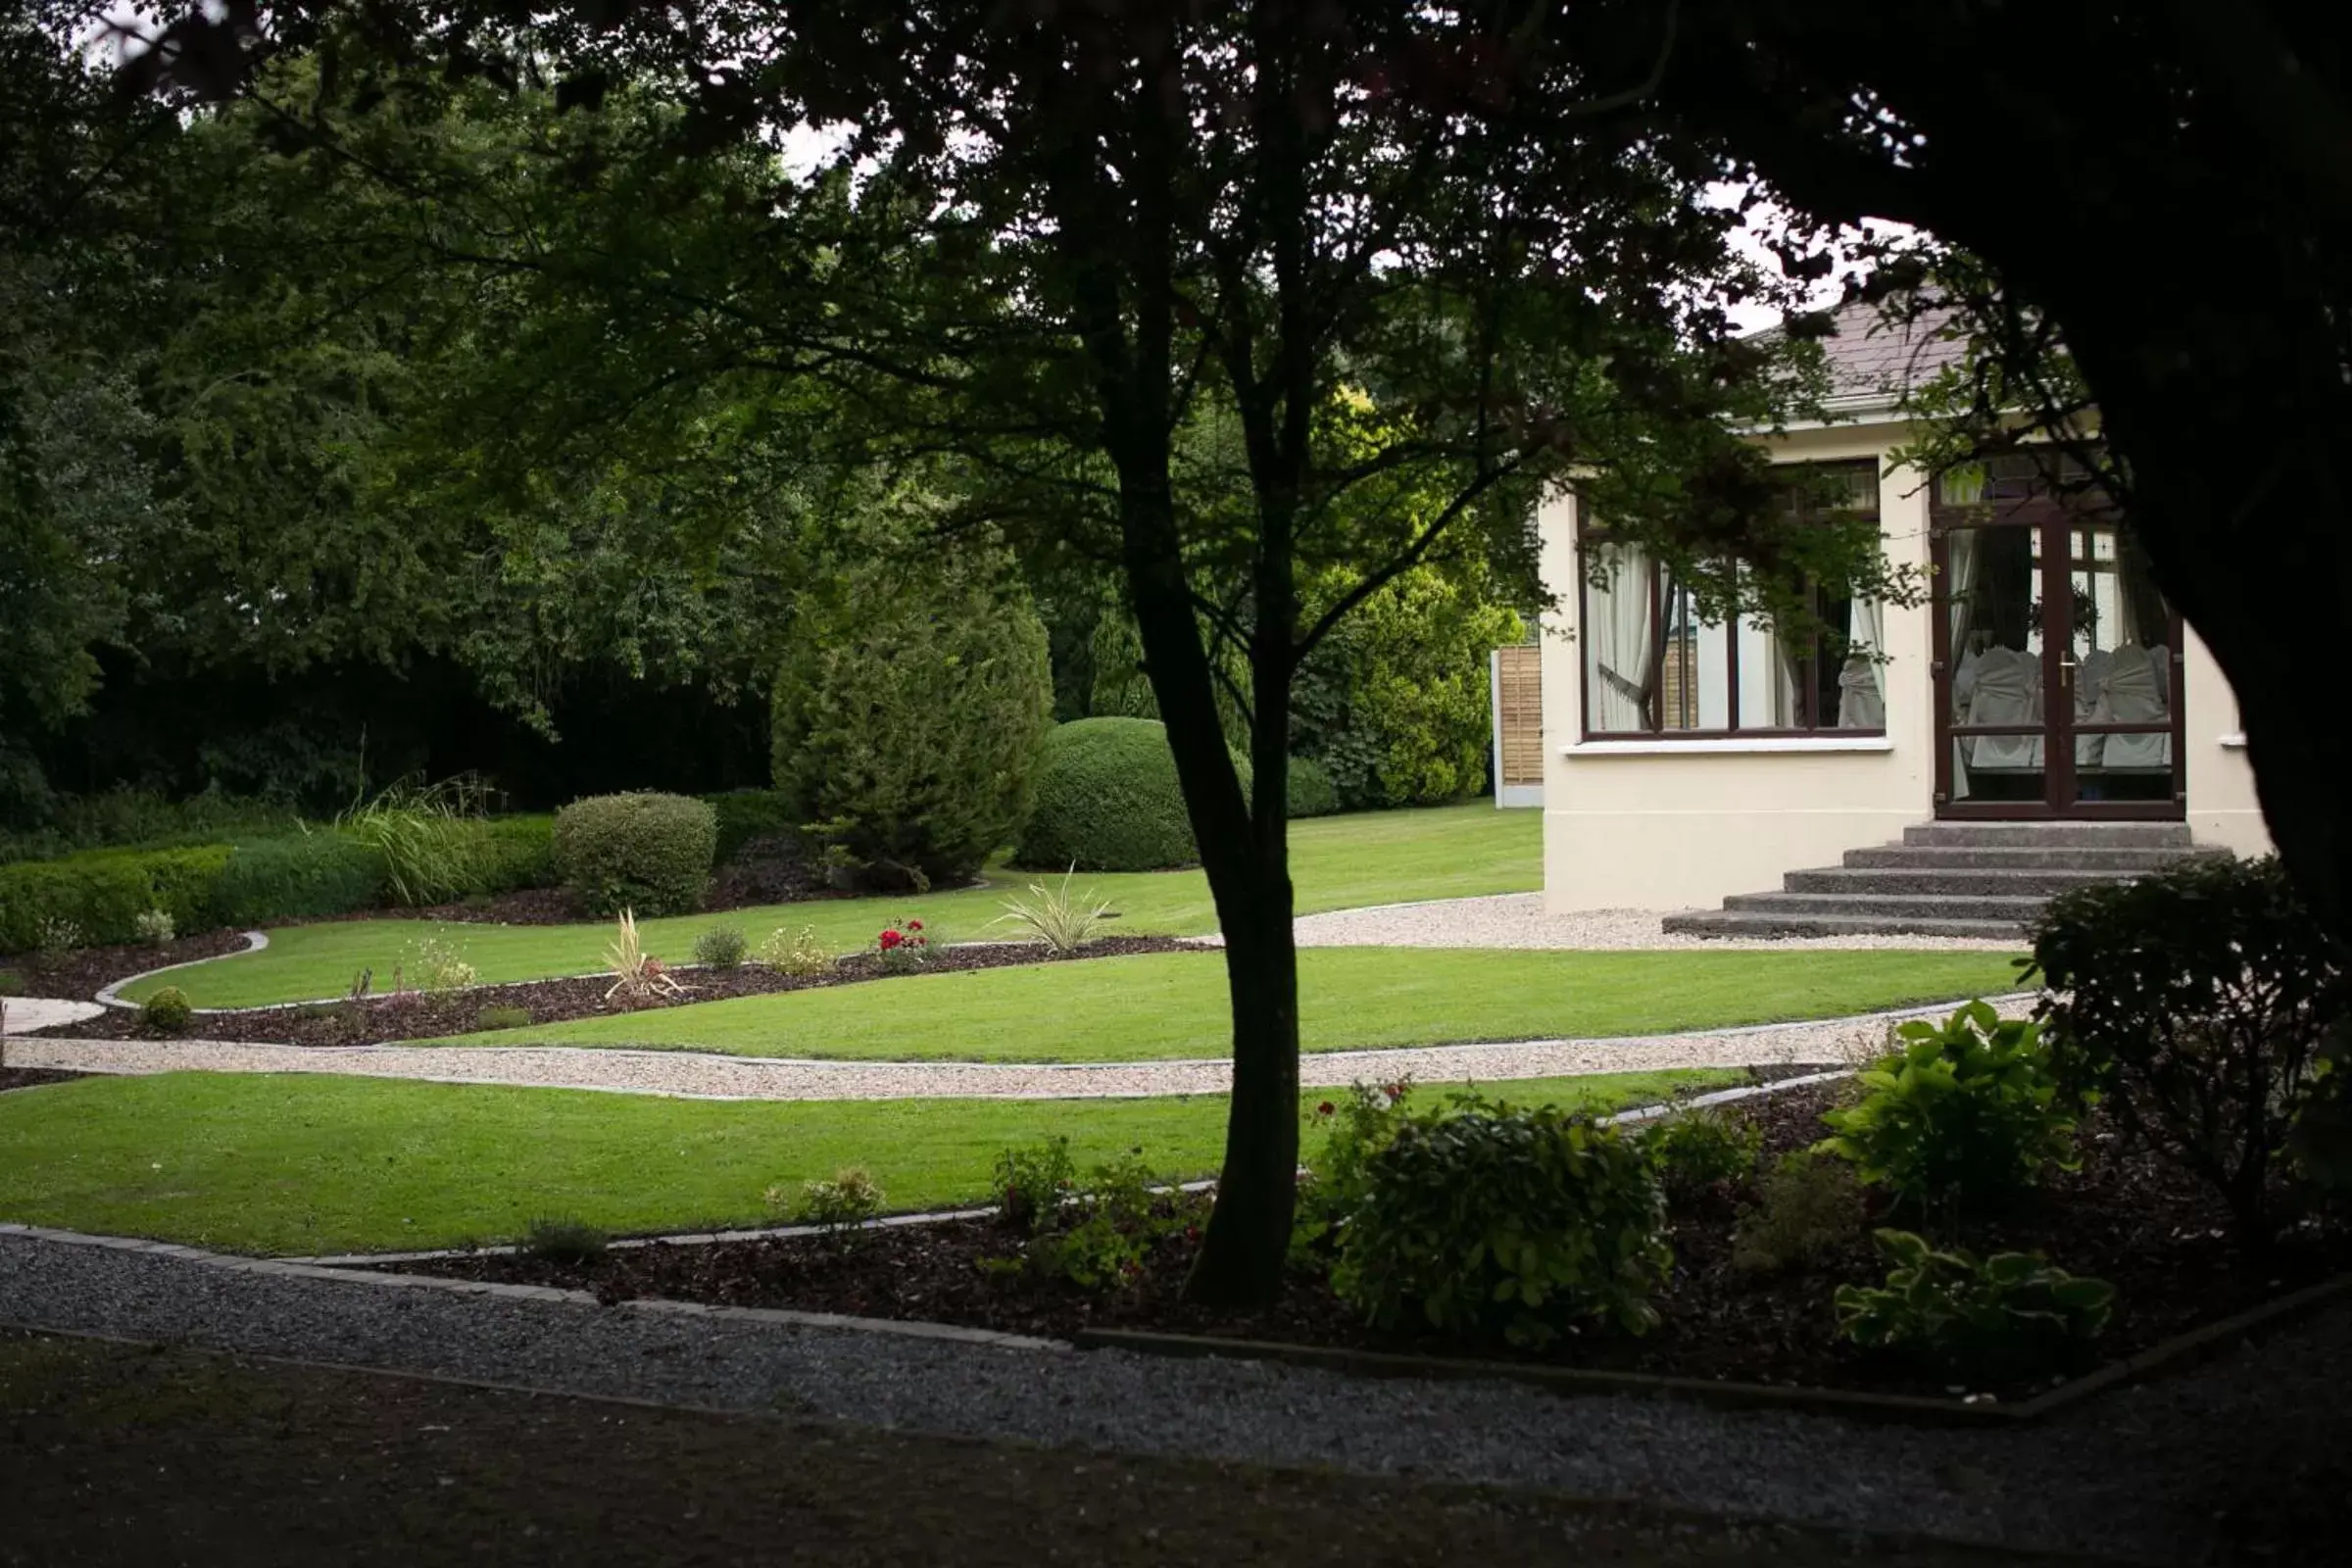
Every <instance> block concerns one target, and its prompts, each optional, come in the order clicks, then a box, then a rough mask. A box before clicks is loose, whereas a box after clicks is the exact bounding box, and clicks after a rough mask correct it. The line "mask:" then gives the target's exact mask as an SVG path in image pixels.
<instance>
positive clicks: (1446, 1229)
mask: <svg viewBox="0 0 2352 1568" xmlns="http://www.w3.org/2000/svg"><path fill="white" fill-rule="evenodd" d="M1367 1174H1368V1176H1369V1178H1370V1182H1369V1188H1368V1191H1367V1192H1366V1195H1365V1198H1364V1201H1363V1203H1362V1204H1361V1205H1360V1206H1359V1207H1358V1208H1357V1210H1356V1212H1355V1213H1354V1214H1353V1215H1352V1216H1351V1217H1350V1218H1349V1220H1348V1225H1347V1228H1346V1230H1345V1232H1344V1233H1343V1234H1342V1237H1341V1241H1340V1255H1339V1264H1338V1266H1337V1267H1336V1268H1335V1269H1334V1270H1333V1271H1332V1288H1333V1289H1334V1290H1335V1291H1336V1292H1337V1293H1338V1294H1339V1295H1340V1297H1341V1298H1342V1299H1345V1300H1347V1301H1348V1302H1350V1303H1351V1304H1353V1305H1354V1306H1356V1307H1357V1308H1358V1309H1359V1310H1361V1311H1362V1312H1363V1313H1364V1314H1365V1316H1366V1317H1367V1319H1369V1321H1370V1322H1371V1323H1372V1325H1373V1326H1374V1327H1376V1328H1383V1329H1395V1328H1398V1327H1400V1326H1402V1325H1403V1324H1405V1323H1406V1322H1407V1321H1408V1320H1417V1321H1419V1322H1420V1323H1423V1324H1426V1325H1427V1326H1428V1327H1430V1328H1433V1329H1437V1330H1439V1331H1440V1332H1442V1333H1445V1334H1449V1335H1455V1336H1459V1337H1463V1338H1485V1337H1490V1336H1500V1337H1501V1338H1503V1339H1505V1340H1507V1341H1509V1342H1510V1343H1511V1344H1513V1345H1518V1346H1530V1347H1540V1346H1543V1345H1545V1344H1548V1343H1550V1342H1551V1341H1552V1340H1554V1339H1556V1338H1558V1337H1559V1336H1560V1335H1561V1334H1562V1333H1567V1332H1574V1331H1575V1330H1576V1329H1578V1328H1579V1327H1581V1326H1583V1325H1585V1324H1587V1323H1591V1322H1595V1321H1597V1322H1600V1323H1603V1324H1606V1325H1609V1326H1612V1327H1614V1328H1617V1329H1620V1330H1622V1331H1624V1332H1627V1333H1632V1334H1640V1333H1643V1332H1645V1331H1646V1330H1648V1329H1649V1328H1650V1327H1652V1326H1653V1325H1654V1324H1655V1323H1656V1322H1657V1316H1658V1314H1657V1308H1656V1307H1655V1306H1654V1305H1652V1304H1651V1302H1650V1296H1651V1294H1652V1293H1653V1292H1654V1291H1656V1290H1657V1289H1658V1288H1659V1287H1660V1286H1661V1285H1663V1284H1664V1283H1665V1280H1666V1277H1667V1274H1668V1272H1669V1271H1670V1270H1671V1269H1672V1268H1673V1266H1674V1253H1673V1250H1672V1249H1671V1248H1669V1247H1668V1246H1667V1242H1666V1228H1665V1227H1666V1201H1665V1195H1664V1193H1663V1192H1662V1191H1661V1190H1660V1188H1659V1186H1658V1182H1657V1177H1656V1174H1655V1173H1654V1172H1653V1171H1652V1170H1651V1169H1650V1163H1649V1160H1648V1158H1647V1156H1646V1155H1645V1154H1644V1153H1643V1152H1642V1148H1641V1145H1640V1144H1639V1143H1638V1142H1637V1141H1636V1140H1634V1139H1632V1138H1628V1137H1626V1136H1624V1135H1623V1134H1622V1133H1621V1132H1619V1130H1618V1129H1617V1128H1615V1127H1613V1126H1610V1125H1608V1124H1605V1123H1602V1122H1597V1121H1595V1120H1593V1118H1592V1117H1591V1116H1589V1115H1586V1114H1583V1113H1581V1112H1573V1111H1567V1110H1562V1109H1561V1108H1559V1107H1558V1106H1556V1105H1540V1106H1536V1107H1533V1108H1529V1109H1519V1108H1516V1107H1513V1106H1509V1105H1503V1104H1496V1103H1492V1102H1486V1101H1481V1100H1479V1099H1477V1098H1476V1097H1474V1096H1467V1095H1465V1096H1457V1097H1456V1098H1455V1102H1454V1108H1453V1109H1452V1110H1451V1111H1450V1112H1449V1113H1439V1114H1428V1115H1419V1116H1414V1117H1411V1118H1410V1119H1408V1120H1407V1121H1406V1122H1405V1123H1404V1124H1403V1125H1402V1126H1400V1127H1399V1128H1397V1135H1396V1137H1395V1138H1394V1139H1393V1140H1391V1142H1390V1144H1389V1146H1388V1147H1387V1148H1386V1149H1384V1150H1382V1151H1380V1152H1378V1153H1376V1154H1374V1155H1373V1156H1372V1158H1371V1160H1370V1161H1369V1164H1368V1168H1367Z"/></svg>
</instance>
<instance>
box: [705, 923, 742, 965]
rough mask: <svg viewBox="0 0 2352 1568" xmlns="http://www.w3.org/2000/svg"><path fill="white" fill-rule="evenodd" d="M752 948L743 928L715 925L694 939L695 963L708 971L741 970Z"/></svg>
mask: <svg viewBox="0 0 2352 1568" xmlns="http://www.w3.org/2000/svg"><path fill="white" fill-rule="evenodd" d="M750 948H751V944H750V943H749V942H747V941H745V940H744V935H743V928H742V927H741V926H733V925H714V926H712V927H711V929H710V930H708V931H706V932H704V933H703V934H702V935H701V936H699V937H696V938H695V939H694V961H695V962H697V963H699V964H701V965H702V966H703V967H704V968H706V969H740V968H742V967H743V956H744V954H746V953H747V952H749V951H750Z"/></svg>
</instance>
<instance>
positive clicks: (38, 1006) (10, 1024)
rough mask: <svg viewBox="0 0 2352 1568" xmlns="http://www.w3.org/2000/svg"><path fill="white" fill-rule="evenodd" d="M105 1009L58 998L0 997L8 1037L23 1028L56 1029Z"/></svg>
mask: <svg viewBox="0 0 2352 1568" xmlns="http://www.w3.org/2000/svg"><path fill="white" fill-rule="evenodd" d="M105 1010H106V1009H105V1008H104V1007H101V1006H100V1005H98V1004H96V1003H95V1002H68V1001H65V1000H64V999H62V998H59V997H0V1023H5V1024H6V1025H7V1029H6V1031H5V1032H6V1033H7V1034H8V1035H9V1036H11V1037H12V1038H13V1037H14V1036H17V1035H21V1034H23V1033H24V1032H25V1030H27V1029H56V1028H59V1027H62V1026H63V1025H66V1024H70V1023H79V1022H81V1021H82V1020H83V1019H84V1018H95V1017H97V1016H98V1015H99V1014H100V1013H102V1012H104V1011H105Z"/></svg>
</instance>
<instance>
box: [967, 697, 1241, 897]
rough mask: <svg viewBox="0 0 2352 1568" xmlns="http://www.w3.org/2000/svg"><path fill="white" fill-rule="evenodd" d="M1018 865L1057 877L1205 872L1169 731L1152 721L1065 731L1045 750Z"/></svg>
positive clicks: (1017, 850) (1078, 724) (1054, 733)
mask: <svg viewBox="0 0 2352 1568" xmlns="http://www.w3.org/2000/svg"><path fill="white" fill-rule="evenodd" d="M1012 858H1013V863H1014V864H1015V865H1022V866H1034V867H1038V868H1041V869H1052V870H1057V871H1058V870H1066V869H1068V868H1069V867H1071V866H1073V865H1074V866H1076V867H1077V868H1078V869H1079V870H1081V871H1161V870H1167V869H1169V868H1171V867H1175V866H1182V865H1198V864H1199V863H1200V860H1201V854H1200V851H1199V849H1198V848H1197V847H1196V846H1195V845H1194V843H1193V824H1192V822H1191V821H1190V820H1189V819H1188V818H1187V817H1186V815H1185V809H1184V790H1183V788H1182V786H1181V785H1180V784H1179V783H1178V782H1177V778H1176V758H1175V755H1174V754H1173V753H1172V752H1170V751H1169V750H1168V732H1167V728H1166V726H1164V725H1163V724H1161V723H1160V722H1159V721H1158V720H1157V719H1153V718H1082V719H1078V720H1076V721H1075V722H1072V723H1068V724H1056V725H1055V726H1054V728H1053V729H1052V730H1051V731H1049V732H1048V733H1047V735H1046V737H1045V742H1044V744H1043V746H1041V747H1040V748H1039V752H1038V759H1037V790H1036V797H1035V800H1034V801H1033V803H1032V804H1031V806H1030V809H1029V815H1028V818H1027V820H1026V821H1024V822H1023V823H1022V824H1021V831H1020V837H1019V839H1018V840H1016V841H1015V843H1014V845H1013V856H1012Z"/></svg>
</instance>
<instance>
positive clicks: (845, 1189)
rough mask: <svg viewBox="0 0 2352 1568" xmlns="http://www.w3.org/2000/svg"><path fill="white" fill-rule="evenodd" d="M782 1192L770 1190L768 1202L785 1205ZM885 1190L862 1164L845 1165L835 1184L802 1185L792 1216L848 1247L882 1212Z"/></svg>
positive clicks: (836, 1173)
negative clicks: (869, 1221) (877, 1184)
mask: <svg viewBox="0 0 2352 1568" xmlns="http://www.w3.org/2000/svg"><path fill="white" fill-rule="evenodd" d="M782 1196H783V1195H782V1193H781V1191H780V1190H779V1189H775V1188H770V1189H769V1190H768V1195H767V1199H768V1202H769V1203H770V1204H771V1205H774V1206H777V1207H781V1206H783V1205H782V1204H781V1203H780V1202H778V1200H779V1199H780V1198H781V1197H782ZM883 1202H884V1196H883V1192H882V1189H881V1188H879V1187H877V1186H875V1185H874V1179H873V1177H872V1176H870V1175H868V1174H867V1173H866V1169H865V1167H864V1166H862V1165H845V1166H843V1167H842V1168H841V1169H840V1170H837V1171H835V1172H834V1173H833V1179H832V1180H831V1181H813V1182H804V1183H802V1184H801V1191H800V1196H799V1198H798V1199H797V1200H796V1201H794V1202H793V1204H792V1214H793V1217H794V1218H795V1219H798V1220H799V1221H800V1222H801V1223H802V1224H804V1225H815V1226H820V1227H822V1228H823V1230H824V1233H825V1234H826V1235H827V1236H828V1237H830V1238H831V1239H832V1240H833V1241H834V1242H835V1243H837V1244H839V1245H843V1246H847V1245H848V1244H849V1243H851V1242H852V1241H854V1240H856V1239H857V1238H858V1236H859V1235H860V1234H861V1233H862V1232H863V1230H864V1228H865V1224H866V1222H867V1221H868V1220H871V1219H873V1218H874V1217H875V1216H876V1215H878V1214H880V1213H881V1212H882V1204H883Z"/></svg>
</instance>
